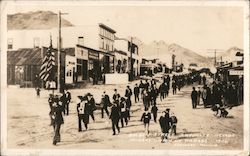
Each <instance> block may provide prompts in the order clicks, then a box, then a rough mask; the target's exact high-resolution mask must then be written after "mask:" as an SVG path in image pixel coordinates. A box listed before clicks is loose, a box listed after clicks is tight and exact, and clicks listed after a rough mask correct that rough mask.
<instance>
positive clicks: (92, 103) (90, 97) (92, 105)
mask: <svg viewBox="0 0 250 156" xmlns="http://www.w3.org/2000/svg"><path fill="white" fill-rule="evenodd" d="M87 100H88V103H87V109H88V113H89V115H90V116H91V118H92V120H93V121H95V116H94V111H95V110H96V105H95V99H94V98H93V95H92V94H90V93H88V94H87Z"/></svg>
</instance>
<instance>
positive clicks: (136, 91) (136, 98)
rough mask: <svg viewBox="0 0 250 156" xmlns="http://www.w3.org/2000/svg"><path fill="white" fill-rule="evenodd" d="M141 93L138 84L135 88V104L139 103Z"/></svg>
mask: <svg viewBox="0 0 250 156" xmlns="http://www.w3.org/2000/svg"><path fill="white" fill-rule="evenodd" d="M139 93H140V88H139V87H138V85H137V84H135V88H134V96H135V103H137V102H139Z"/></svg>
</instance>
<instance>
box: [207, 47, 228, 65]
mask: <svg viewBox="0 0 250 156" xmlns="http://www.w3.org/2000/svg"><path fill="white" fill-rule="evenodd" d="M208 50H209V51H210V52H209V53H214V66H216V65H217V58H216V57H217V53H218V52H223V51H224V50H222V49H208Z"/></svg>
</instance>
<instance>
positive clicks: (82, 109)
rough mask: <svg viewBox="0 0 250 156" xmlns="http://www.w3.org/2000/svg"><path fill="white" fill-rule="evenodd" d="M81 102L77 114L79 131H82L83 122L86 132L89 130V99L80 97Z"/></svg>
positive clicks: (78, 104)
mask: <svg viewBox="0 0 250 156" xmlns="http://www.w3.org/2000/svg"><path fill="white" fill-rule="evenodd" d="M78 98H79V99H80V101H79V102H78V103H77V114H78V131H79V132H80V131H82V122H83V123H84V126H85V128H86V130H87V129H88V120H89V117H88V115H86V114H85V112H86V109H85V108H86V104H87V97H86V96H85V97H82V96H78Z"/></svg>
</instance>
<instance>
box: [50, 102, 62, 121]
mask: <svg viewBox="0 0 250 156" xmlns="http://www.w3.org/2000/svg"><path fill="white" fill-rule="evenodd" d="M63 110H64V108H63V106H61V105H57V106H56V107H52V119H53V120H52V123H53V124H55V125H56V124H59V125H61V124H63V123H64V120H63V116H62V112H63Z"/></svg>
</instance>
